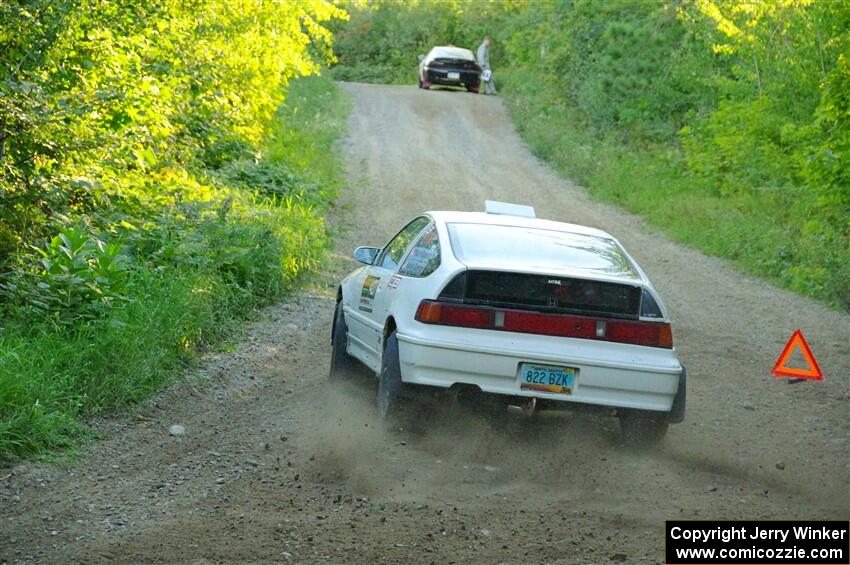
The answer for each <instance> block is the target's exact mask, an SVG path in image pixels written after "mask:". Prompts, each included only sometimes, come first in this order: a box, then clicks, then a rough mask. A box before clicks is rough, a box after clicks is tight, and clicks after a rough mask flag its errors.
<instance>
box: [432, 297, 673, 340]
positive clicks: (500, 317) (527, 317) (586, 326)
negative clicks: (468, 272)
mask: <svg viewBox="0 0 850 565" xmlns="http://www.w3.org/2000/svg"><path fill="white" fill-rule="evenodd" d="M416 320H417V321H419V322H422V323H424V324H438V325H443V326H458V327H464V328H477V329H485V330H497V331H506V332H518V333H528V334H537V335H551V336H558V337H574V338H578V339H594V340H599V341H612V342H616V343H629V344H632V345H645V346H648V347H663V348H666V349H671V348H672V347H673V332H672V330H671V328H670V324H668V323H665V322H641V321H634V320H619V319H612V318H595V317H591V316H573V315H569V314H548V313H543V312H526V311H523V310H508V309H503V308H489V307H487V306H469V305H462V304H451V303H447V302H438V301H435V300H423V301H422V302H421V303H420V304H419V308H418V309H417V310H416Z"/></svg>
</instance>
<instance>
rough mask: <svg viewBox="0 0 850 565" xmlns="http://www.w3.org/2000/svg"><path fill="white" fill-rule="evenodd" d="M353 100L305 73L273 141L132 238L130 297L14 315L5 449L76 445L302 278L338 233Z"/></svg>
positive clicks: (8, 323) (2, 360) (1, 385)
mask: <svg viewBox="0 0 850 565" xmlns="http://www.w3.org/2000/svg"><path fill="white" fill-rule="evenodd" d="M348 110H349V104H348V100H347V99H346V98H345V96H344V93H342V92H341V91H340V90H339V89H338V87H337V86H336V85H335V84H334V83H333V82H332V81H331V80H330V79H329V78H325V77H307V78H301V79H298V80H295V81H293V82H292V83H290V88H289V91H288V96H287V100H286V103H285V104H284V106H283V107H282V108H281V110H280V111H279V112H278V114H277V116H276V118H275V123H274V124H273V132H274V133H273V136H272V139H271V140H270V141H269V143H268V144H267V150H266V153H265V154H264V155H259V156H256V157H255V158H254V159H247V160H243V161H239V162H232V163H227V164H225V165H224V166H222V167H221V168H220V169H219V170H215V171H211V170H199V171H197V172H196V173H195V174H196V177H197V186H196V187H195V188H196V192H198V193H203V194H207V195H208V194H211V195H212V197H209V196H208V200H209V201H205V202H203V203H197V202H192V203H189V204H187V206H186V208H184V209H181V211H180V213H178V214H174V216H173V217H165V216H162V217H156V218H148V220H149V223H151V224H152V226H153V227H150V228H149V229H148V230H147V231H146V232H145V233H141V232H138V233H137V232H128V234H127V235H126V237H125V238H124V239H122V240H121V242H122V245H123V246H124V248H125V250H124V253H125V255H126V256H127V257H126V259H127V260H128V261H127V262H128V263H129V264H130V266H129V267H127V268H126V279H127V280H126V281H125V282H124V284H125V286H126V289H127V290H126V291H125V292H124V293H123V295H122V296H121V301H120V303H116V304H114V305H112V306H111V307H110V308H109V309H108V311H107V313H106V314H104V315H99V316H78V317H75V318H71V319H62V320H60V319H53V318H49V317H47V318H41V317H40V318H33V317H29V316H27V315H26V312H24V311H21V312H20V313H18V315H15V316H10V317H8V318H7V319H6V320H4V321H3V322H2V323H0V462H3V461H4V460H6V461H12V460H16V459H21V458H31V457H48V456H52V455H53V454H55V453H56V452H57V450H61V451H64V452H66V453H67V452H69V451H73V450H74V449H75V447H76V446H77V445H78V444H79V442H80V441H81V440H82V439H83V438H84V437H86V435H87V431H86V425H85V419H86V417H89V416H92V415H94V414H100V413H104V412H106V411H109V410H114V409H116V408H119V407H122V406H127V405H128V404H131V403H133V402H136V401H138V400H140V399H143V398H145V397H146V396H148V395H149V394H151V393H152V392H154V391H156V390H158V389H159V388H161V387H162V386H163V385H165V384H167V383H169V382H172V381H173V380H174V379H175V378H177V377H178V376H180V375H181V374H183V369H185V368H186V367H187V365H188V364H189V363H191V361H192V360H193V359H195V358H196V356H197V353H198V352H199V351H200V350H202V349H204V348H206V347H210V346H215V345H216V344H218V346H219V347H220V346H221V344H222V342H223V341H224V340H226V339H227V338H228V336H230V335H232V332H233V330H234V329H235V328H238V327H239V321H240V320H244V319H245V318H247V317H250V316H252V315H253V313H254V312H255V311H256V309H257V308H258V307H261V306H263V305H267V304H269V303H272V302H274V301H276V300H279V299H280V298H281V297H282V296H284V295H285V294H286V293H288V292H290V291H291V290H293V288H295V287H296V286H297V285H299V284H301V282H302V281H303V279H304V275H305V274H307V273H310V272H311V271H312V270H314V269H315V268H316V267H317V266H318V265H319V263H320V261H321V260H322V258H323V256H324V254H325V251H326V250H327V247H328V245H329V234H328V231H327V228H326V225H325V222H324V219H323V216H324V213H325V211H326V209H327V206H328V205H329V203H330V201H331V200H332V199H333V198H334V197H335V196H336V194H337V191H338V190H339V188H340V187H341V185H342V165H341V163H340V162H339V161H338V160H337V157H336V156H335V154H334V153H333V152H332V151H331V145H332V143H333V142H334V140H335V139H336V138H337V137H339V135H340V134H341V133H342V132H343V130H344V127H345V117H346V115H347V113H348ZM193 186H194V185H193ZM169 222H171V223H169ZM150 248H154V249H155V252H149V251H148V250H149V249H150Z"/></svg>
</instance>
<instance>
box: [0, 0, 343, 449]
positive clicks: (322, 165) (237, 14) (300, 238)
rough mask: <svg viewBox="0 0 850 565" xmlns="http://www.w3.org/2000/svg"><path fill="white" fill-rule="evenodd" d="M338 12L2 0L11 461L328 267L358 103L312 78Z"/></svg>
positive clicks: (3, 348) (169, 370)
mask: <svg viewBox="0 0 850 565" xmlns="http://www.w3.org/2000/svg"><path fill="white" fill-rule="evenodd" d="M342 17H345V13H344V12H343V11H342V10H340V9H339V8H338V7H336V6H335V5H334V4H333V3H331V2H328V1H326V0H299V1H298V2H290V1H285V2H249V3H244V2H236V1H233V0H200V1H196V2H191V3H186V2H182V1H179V0H161V1H156V2H141V3H140V2H130V1H128V0H118V1H105V0H59V1H56V0H27V1H20V2H4V3H0V169H2V175H0V315H2V320H3V322H2V326H0V459H4V458H7V457H19V456H28V455H33V454H37V453H42V452H44V451H45V450H49V449H52V448H55V447H69V446H73V445H74V443H75V441H76V440H77V439H78V438H79V437H80V434H81V433H83V428H82V427H81V425H80V424H79V421H80V418H81V417H84V416H85V415H87V414H91V413H94V412H98V411H101V410H105V409H109V408H112V407H115V406H121V405H124V404H126V403H128V402H132V401H134V400H136V399H139V398H142V397H143V396H144V395H145V394H148V393H149V392H150V391H152V390H155V389H156V388H157V387H158V386H159V385H160V384H162V383H163V382H166V381H167V380H168V379H169V378H170V377H171V378H173V375H174V369H175V368H179V367H180V366H181V365H182V364H183V363H184V362H185V361H186V360H187V359H190V358H191V356H192V354H193V351H195V350H196V349H197V348H198V347H202V346H204V344H206V343H208V342H209V341H210V340H214V339H218V338H220V337H222V336H223V335H224V334H225V333H226V330H227V328H228V327H230V326H231V325H232V324H233V321H234V320H237V319H239V318H241V317H244V316H247V315H249V314H250V313H251V311H252V310H254V309H255V308H256V307H258V306H261V305H263V304H267V303H269V302H271V301H273V300H276V299H279V298H280V296H281V295H283V294H284V293H285V292H287V291H288V290H289V289H291V288H292V286H293V284H295V282H296V281H297V279H298V277H299V276H301V275H302V274H303V273H305V272H307V271H309V270H310V269H312V268H314V267H315V266H316V265H317V264H318V262H319V260H320V259H321V257H322V255H323V253H324V251H325V247H326V244H327V239H328V238H327V233H326V228H325V224H324V221H323V219H322V216H323V212H324V211H325V209H326V207H327V205H328V203H329V202H330V200H332V199H333V198H334V196H335V194H336V190H337V188H338V187H339V184H340V180H339V178H338V175H339V173H340V169H339V164H338V163H336V162H335V161H333V157H332V156H330V155H327V154H321V155H319V153H318V152H319V151H320V150H319V149H317V147H320V148H325V149H324V150H325V151H326V148H327V147H329V144H330V143H331V142H332V140H333V139H335V137H336V136H337V135H338V134H339V132H340V124H341V123H342V122H343V119H344V114H345V113H346V104H345V101H344V100H343V99H342V98H341V94H340V93H339V92H338V90H337V89H336V88H335V86H334V85H333V84H332V83H331V82H330V81H328V80H327V79H323V78H321V77H311V78H298V77H302V76H303V75H308V74H313V73H316V72H317V71H318V70H319V68H320V65H321V64H323V63H327V62H329V61H331V60H332V57H333V56H332V53H331V52H330V40H331V35H330V32H329V31H328V29H327V28H325V27H323V24H324V23H326V22H328V21H329V20H330V19H332V18H342ZM296 79H297V80H296ZM285 95H286V103H285V104H284V106H283V109H282V110H280V111H279V112H278V108H279V107H280V106H281V103H282V102H284V97H285ZM295 108H297V109H298V110H299V111H298V116H297V118H296V115H295V111H294V109H295ZM276 112H277V113H276ZM308 120H309V121H310V122H311V123H310V124H309V126H308V125H307V121H308ZM325 122H327V124H326V125H324V124H325ZM290 138H292V139H298V140H299V144H303V145H304V146H305V147H300V146H296V145H295V144H293V145H289V146H285V147H283V148H281V146H280V141H279V140H281V139H290Z"/></svg>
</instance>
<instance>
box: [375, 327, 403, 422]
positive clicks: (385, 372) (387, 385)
mask: <svg viewBox="0 0 850 565" xmlns="http://www.w3.org/2000/svg"><path fill="white" fill-rule="evenodd" d="M404 388H405V387H404V382H403V381H402V380H401V366H400V364H399V358H398V338H396V335H395V332H393V333H391V334H390V335H389V337H387V340H386V343H385V344H384V356H383V359H382V361H381V374H380V376H379V377H378V398H377V408H378V416H379V417H380V418H381V419H382V420H389V419H391V418H395V417H396V416H398V413H399V404H400V402H401V400H402V397H403V392H404Z"/></svg>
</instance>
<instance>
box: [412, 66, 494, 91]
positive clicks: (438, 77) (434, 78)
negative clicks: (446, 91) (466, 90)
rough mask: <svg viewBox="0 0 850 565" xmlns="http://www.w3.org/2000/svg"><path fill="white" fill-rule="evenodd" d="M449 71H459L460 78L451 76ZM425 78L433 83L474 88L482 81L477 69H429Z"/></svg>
mask: <svg viewBox="0 0 850 565" xmlns="http://www.w3.org/2000/svg"><path fill="white" fill-rule="evenodd" d="M449 73H458V75H459V78H456V79H454V78H449V76H448V75H449ZM425 80H426V81H428V82H429V83H431V84H444V85H449V86H471V87H473V88H474V87H477V86H478V85H479V84H480V83H481V75H480V74H479V73H477V72H475V71H463V70H457V69H446V70H433V69H428V70H427V71H426V72H425Z"/></svg>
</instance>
